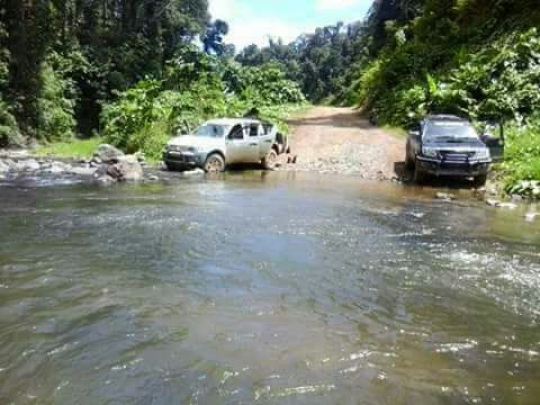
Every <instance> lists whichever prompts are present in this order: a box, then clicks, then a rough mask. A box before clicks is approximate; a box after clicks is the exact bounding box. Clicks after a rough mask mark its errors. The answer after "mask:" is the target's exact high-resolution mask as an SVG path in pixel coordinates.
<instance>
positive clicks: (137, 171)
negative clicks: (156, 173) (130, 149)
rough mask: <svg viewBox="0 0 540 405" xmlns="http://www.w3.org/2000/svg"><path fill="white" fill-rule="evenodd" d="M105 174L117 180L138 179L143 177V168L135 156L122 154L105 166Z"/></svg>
mask: <svg viewBox="0 0 540 405" xmlns="http://www.w3.org/2000/svg"><path fill="white" fill-rule="evenodd" d="M107 174H108V175H109V176H111V177H112V178H113V179H115V180H118V181H138V180H142V178H143V175H144V173H143V168H142V166H141V164H140V163H139V162H138V160H137V158H136V157H135V156H132V155H130V156H124V157H122V158H121V159H120V161H119V162H118V163H115V164H112V165H110V166H109V167H108V168H107Z"/></svg>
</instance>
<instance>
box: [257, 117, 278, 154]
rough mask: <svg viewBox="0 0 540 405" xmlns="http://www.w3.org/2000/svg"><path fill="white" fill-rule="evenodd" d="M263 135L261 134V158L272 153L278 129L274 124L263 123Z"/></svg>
mask: <svg viewBox="0 0 540 405" xmlns="http://www.w3.org/2000/svg"><path fill="white" fill-rule="evenodd" d="M260 131H261V136H260V148H259V149H260V157H261V159H263V158H265V157H266V156H267V155H268V153H270V149H272V145H273V143H274V140H275V139H276V135H277V130H276V127H275V126H273V125H261V126H260Z"/></svg>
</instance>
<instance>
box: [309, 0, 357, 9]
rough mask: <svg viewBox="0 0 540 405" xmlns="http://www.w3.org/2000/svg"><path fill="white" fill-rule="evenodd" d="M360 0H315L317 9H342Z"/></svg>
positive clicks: (352, 5)
mask: <svg viewBox="0 0 540 405" xmlns="http://www.w3.org/2000/svg"><path fill="white" fill-rule="evenodd" d="M362 2H363V1H362V0H317V6H316V7H317V10H319V11H328V10H343V9H345V8H350V7H354V6H358V5H360V4H362Z"/></svg>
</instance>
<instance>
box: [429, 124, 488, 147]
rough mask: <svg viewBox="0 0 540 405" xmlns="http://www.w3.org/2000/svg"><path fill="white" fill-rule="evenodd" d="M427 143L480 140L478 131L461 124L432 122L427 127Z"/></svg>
mask: <svg viewBox="0 0 540 405" xmlns="http://www.w3.org/2000/svg"><path fill="white" fill-rule="evenodd" d="M425 137H426V141H456V142H460V141H463V140H470V139H478V134H477V132H476V130H475V129H474V128H473V127H472V126H471V125H469V124H465V123H461V122H431V123H429V124H427V126H426V132H425Z"/></svg>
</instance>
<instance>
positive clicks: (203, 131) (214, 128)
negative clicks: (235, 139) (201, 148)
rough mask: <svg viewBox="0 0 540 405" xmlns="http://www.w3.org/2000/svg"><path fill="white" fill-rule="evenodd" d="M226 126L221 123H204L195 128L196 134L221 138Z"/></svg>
mask: <svg viewBox="0 0 540 405" xmlns="http://www.w3.org/2000/svg"><path fill="white" fill-rule="evenodd" d="M225 130H226V128H225V127H224V126H223V125H213V124H204V125H201V126H200V127H199V128H197V131H196V135H197V136H206V137H212V138H221V137H223V136H225V132H226V131H225Z"/></svg>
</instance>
